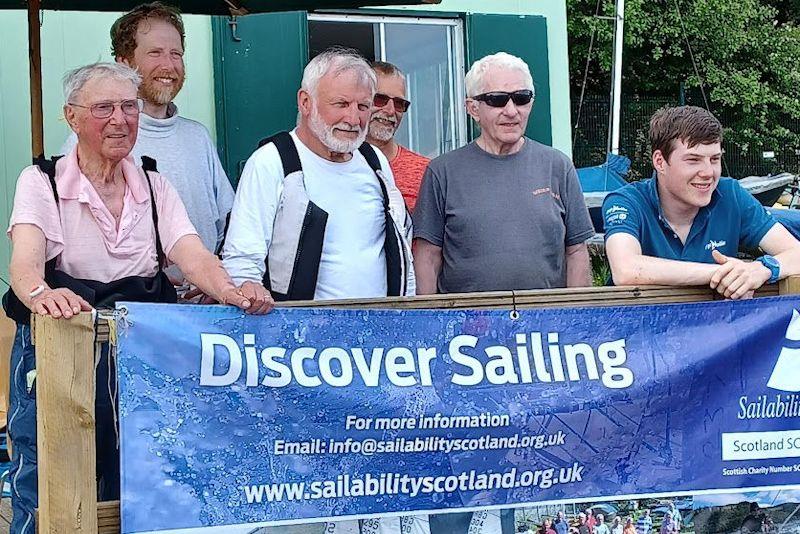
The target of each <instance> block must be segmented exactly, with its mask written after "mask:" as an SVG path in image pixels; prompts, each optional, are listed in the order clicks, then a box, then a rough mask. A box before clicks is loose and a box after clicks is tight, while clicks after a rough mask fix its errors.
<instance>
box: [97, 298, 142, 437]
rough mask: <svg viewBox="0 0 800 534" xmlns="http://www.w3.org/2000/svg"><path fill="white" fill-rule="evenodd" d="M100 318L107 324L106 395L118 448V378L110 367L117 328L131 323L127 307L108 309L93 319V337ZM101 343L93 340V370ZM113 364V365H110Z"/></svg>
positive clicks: (115, 346)
mask: <svg viewBox="0 0 800 534" xmlns="http://www.w3.org/2000/svg"><path fill="white" fill-rule="evenodd" d="M100 319H103V320H105V322H106V324H107V325H108V373H107V376H106V388H107V391H108V397H109V398H110V399H111V416H112V418H113V420H114V436H115V438H116V443H117V449H119V414H118V413H117V398H118V397H119V380H118V378H117V374H116V373H113V375H114V376H113V377H112V376H111V375H112V369H116V367H117V342H118V340H119V330H120V329H122V331H123V332H124V331H125V330H127V329H128V328H129V327H130V326H131V325H132V324H133V323H132V322H131V321H130V319H128V308H126V307H125V306H120V307H119V308H118V309H116V310H109V311H107V312H103V313H100V314H98V317H97V319H96V320H95V338H96V337H97V325H98V322H99V320H100ZM102 350H103V349H102V343H99V342H95V371H96V370H97V366H98V365H99V363H100V358H101V357H102ZM112 364H113V365H112Z"/></svg>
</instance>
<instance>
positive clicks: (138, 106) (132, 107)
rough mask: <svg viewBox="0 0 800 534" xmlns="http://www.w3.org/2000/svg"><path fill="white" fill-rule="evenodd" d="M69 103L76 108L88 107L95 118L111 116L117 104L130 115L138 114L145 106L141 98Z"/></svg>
mask: <svg viewBox="0 0 800 534" xmlns="http://www.w3.org/2000/svg"><path fill="white" fill-rule="evenodd" d="M68 104H69V105H70V106H75V107H76V108H83V109H88V110H89V112H90V113H91V114H92V117H94V118H95V119H107V118H109V117H110V116H111V115H113V114H114V110H115V109H116V107H117V106H119V108H120V109H121V110H122V112H123V113H124V114H125V115H130V116H134V115H138V114H139V113H141V111H142V109H143V108H144V102H143V101H142V99H140V98H137V99H135V100H122V101H118V102H98V103H97V104H92V105H91V106H82V105H80V104H73V103H72V102H68Z"/></svg>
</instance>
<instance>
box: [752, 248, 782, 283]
mask: <svg viewBox="0 0 800 534" xmlns="http://www.w3.org/2000/svg"><path fill="white" fill-rule="evenodd" d="M756 261H759V262H761V265H763V266H764V267H766V268H767V269H769V272H770V277H769V280H767V282H768V283H770V284H774V283H775V282H777V281H778V279H780V277H781V264H780V263H779V262H778V260H777V259H775V256H770V255H769V254H764V255H763V256H761V257H760V258H756Z"/></svg>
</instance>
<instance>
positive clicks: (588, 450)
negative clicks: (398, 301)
mask: <svg viewBox="0 0 800 534" xmlns="http://www.w3.org/2000/svg"><path fill="white" fill-rule="evenodd" d="M798 309H800V300H799V299H797V298H789V297H779V298H759V299H755V300H750V301H742V302H730V301H724V302H723V301H720V302H708V303H700V304H680V305H677V304H676V305H663V306H635V307H620V308H587V309H546V310H522V311H520V312H519V317H518V318H517V319H516V320H515V319H514V318H512V316H511V314H509V312H508V311H507V310H506V311H502V310H486V311H447V310H343V309H340V310H335V309H321V308H320V309H279V310H275V311H274V312H272V313H270V314H268V315H266V316H260V317H253V316H247V315H244V314H242V313H240V312H239V311H238V310H235V309H233V308H227V307H200V306H180V305H153V304H134V303H127V304H124V305H123V306H122V309H121V310H120V319H119V320H118V322H117V330H118V365H119V370H118V374H119V381H120V403H119V404H120V426H121V461H122V531H123V533H144V532H157V531H166V530H175V531H179V530H180V529H199V530H197V532H211V531H213V529H211V528H210V527H224V529H223V530H218V532H229V533H232V532H239V531H238V530H234V529H233V526H236V525H238V526H244V525H251V526H253V527H255V526H263V525H281V524H291V523H304V522H314V521H323V520H326V519H332V518H365V517H376V516H385V517H388V516H398V515H410V514H412V513H415V512H416V513H420V512H422V513H444V512H452V511H456V510H481V509H487V508H488V509H493V508H494V509H496V508H503V507H505V508H508V507H514V506H518V505H523V504H526V503H541V502H544V501H572V502H574V501H587V500H590V499H601V498H603V497H610V496H614V498H616V499H625V498H628V497H627V496H629V498H639V497H646V496H660V495H675V494H687V493H692V492H697V491H705V490H712V491H717V490H718V491H720V492H724V491H725V490H730V489H731V488H736V489H737V490H736V491H741V490H740V489H739V488H751V489H754V490H755V489H769V488H775V487H781V486H786V485H792V484H800V394H798V393H797V392H798V391H800V313H798V311H797V310H798ZM363 523H364V522H362V526H363ZM249 531H250V530H248V529H247V528H244V530H242V532H249ZM187 532H188V531H187ZM191 532H195V531H194V530H192V531H191Z"/></svg>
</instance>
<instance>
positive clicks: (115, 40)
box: [111, 2, 186, 59]
mask: <svg viewBox="0 0 800 534" xmlns="http://www.w3.org/2000/svg"><path fill="white" fill-rule="evenodd" d="M148 19H154V20H163V21H164V22H168V23H170V24H172V25H173V26H174V27H175V29H176V30H178V33H179V34H181V46H182V47H185V45H186V43H185V40H186V31H185V30H184V28H183V19H182V18H181V13H180V11H178V9H177V8H175V7H173V6H168V5H166V4H162V3H161V2H150V3H147V4H142V5H139V6H136V7H135V8H133V9H132V10H130V11H128V12H127V13H125V14H124V15H122V16H121V17H120V18H118V19H117V20H116V22H114V25H113V26H111V53H112V54H113V55H114V57H115V58H116V59H131V58H132V57H133V52H134V50H136V32H137V31H138V30H139V24H140V23H141V22H143V21H145V20H148Z"/></svg>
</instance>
